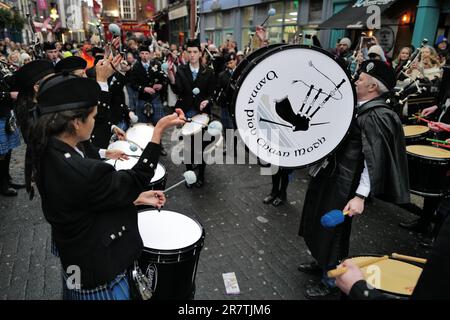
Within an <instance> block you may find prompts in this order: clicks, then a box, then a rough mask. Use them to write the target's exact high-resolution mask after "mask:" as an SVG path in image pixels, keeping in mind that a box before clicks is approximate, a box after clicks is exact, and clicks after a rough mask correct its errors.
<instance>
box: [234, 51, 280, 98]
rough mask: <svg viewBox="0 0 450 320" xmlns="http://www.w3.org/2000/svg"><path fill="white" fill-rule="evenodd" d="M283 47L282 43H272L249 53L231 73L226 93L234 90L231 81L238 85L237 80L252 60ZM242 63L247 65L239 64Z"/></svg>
mask: <svg viewBox="0 0 450 320" xmlns="http://www.w3.org/2000/svg"><path fill="white" fill-rule="evenodd" d="M284 45H285V44H284V43H272V44H269V45H268V46H265V47H261V48H258V49H257V50H255V51H253V52H251V53H250V54H249V55H248V56H246V57H245V58H244V59H243V60H242V61H241V62H240V63H239V64H238V65H237V66H236V69H235V70H234V71H233V74H232V75H231V77H230V81H229V83H228V86H227V91H228V89H229V88H231V89H233V90H235V88H232V87H231V83H232V81H234V83H236V84H237V83H238V80H239V78H240V77H241V75H242V73H243V72H244V71H245V68H247V66H248V65H249V63H251V62H252V61H253V60H255V59H256V58H258V57H260V56H261V55H263V54H264V53H265V52H268V51H270V50H273V49H276V48H278V47H280V46H284ZM259 52H261V54H258V55H257V54H256V53H259ZM243 61H246V62H247V63H246V64H245V65H244V64H241V63H242V62H243ZM239 66H241V67H239ZM241 69H242V70H241ZM235 77H236V79H235Z"/></svg>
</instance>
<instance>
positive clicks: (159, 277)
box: [138, 210, 205, 300]
mask: <svg viewBox="0 0 450 320" xmlns="http://www.w3.org/2000/svg"><path fill="white" fill-rule="evenodd" d="M138 227H139V233H140V235H141V238H142V241H143V243H144V249H143V251H142V254H141V257H140V258H139V266H140V268H141V269H142V271H143V272H144V273H145V274H146V275H147V277H148V278H149V279H150V281H151V283H152V289H153V296H152V299H161V300H171V299H173V300H187V299H193V298H194V294H195V275H196V273H197V265H198V260H199V257H200V251H201V249H202V248H203V244H204V240H205V230H204V229H203V227H202V225H201V224H200V223H199V222H198V221H196V220H194V219H192V218H190V217H188V216H186V215H184V214H181V213H177V212H173V211H165V210H161V211H160V212H158V211H156V210H147V211H141V212H139V216H138Z"/></svg>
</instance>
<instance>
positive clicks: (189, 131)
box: [181, 113, 209, 137]
mask: <svg viewBox="0 0 450 320" xmlns="http://www.w3.org/2000/svg"><path fill="white" fill-rule="evenodd" d="M192 120H193V121H192V122H186V123H185V124H184V125H183V128H182V129H181V134H182V135H183V136H184V137H187V136H193V135H195V134H197V133H199V132H202V130H203V128H205V127H206V126H207V125H208V123H209V115H208V114H206V113H200V114H196V115H195V116H193V117H192Z"/></svg>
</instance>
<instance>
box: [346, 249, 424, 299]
mask: <svg viewBox="0 0 450 320" xmlns="http://www.w3.org/2000/svg"><path fill="white" fill-rule="evenodd" d="M379 256H380V255H361V256H354V257H350V260H352V261H353V262H356V261H364V260H367V259H372V258H373V257H379ZM361 271H362V273H363V275H364V277H365V278H366V280H368V281H369V284H370V285H372V286H373V287H375V288H377V289H378V290H381V291H382V292H383V293H384V294H385V295H387V296H389V297H391V298H397V299H408V298H409V297H410V296H411V294H412V292H413V291H414V288H415V286H416V284H417V281H418V280H419V277H420V275H421V274H422V268H421V267H419V266H418V265H416V264H413V263H410V262H405V261H402V260H398V259H393V258H389V259H387V260H382V261H379V262H377V263H374V264H372V265H369V266H367V267H363V268H361Z"/></svg>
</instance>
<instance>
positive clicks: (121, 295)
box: [62, 270, 131, 300]
mask: <svg viewBox="0 0 450 320" xmlns="http://www.w3.org/2000/svg"><path fill="white" fill-rule="evenodd" d="M68 278H69V275H68V274H67V273H65V272H64V270H62V282H63V300H131V294H130V285H129V282H128V277H127V275H126V271H125V272H123V273H121V274H119V275H118V276H117V277H116V278H115V279H114V280H112V281H111V282H109V283H107V284H104V285H102V286H99V287H97V288H94V289H84V290H83V289H69V288H68V284H67V279H68ZM70 282H71V281H70V280H69V283H70Z"/></svg>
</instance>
